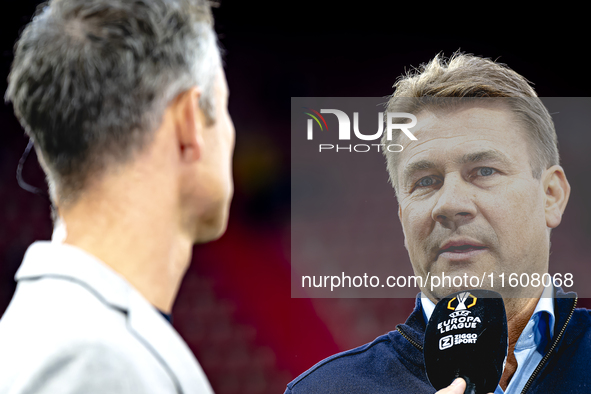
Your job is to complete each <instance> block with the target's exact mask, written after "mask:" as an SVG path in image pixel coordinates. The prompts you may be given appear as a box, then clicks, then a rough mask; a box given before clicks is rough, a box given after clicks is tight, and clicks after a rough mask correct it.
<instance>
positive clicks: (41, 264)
mask: <svg viewBox="0 0 591 394" xmlns="http://www.w3.org/2000/svg"><path fill="white" fill-rule="evenodd" d="M43 277H52V278H62V279H64V280H70V281H75V282H78V283H80V284H81V285H82V286H84V287H85V288H87V289H88V290H89V291H91V292H92V293H93V294H94V295H95V296H96V297H97V298H99V299H100V300H101V301H102V302H103V303H104V304H105V305H106V306H107V307H110V308H113V309H116V310H119V311H120V312H122V313H124V314H125V315H126V316H127V322H128V329H129V330H130V331H131V333H132V334H133V335H134V336H136V338H138V340H140V342H142V343H143V344H144V345H145V346H146V347H147V348H148V350H149V351H150V352H152V354H154V356H155V357H156V358H157V359H158V360H159V361H160V362H161V363H162V365H163V367H164V368H165V369H166V370H167V371H168V372H169V374H170V376H171V378H172V380H173V381H174V382H175V384H176V386H177V391H178V392H179V393H212V392H213V391H212V389H211V387H210V385H209V383H208V381H207V378H205V374H204V373H203V370H202V369H201V367H200V366H199V364H198V362H197V361H196V360H195V357H194V356H193V354H192V352H191V351H190V350H189V348H188V347H187V345H186V344H185V342H184V341H183V340H182V339H181V337H180V336H179V334H178V333H177V332H176V331H175V330H174V329H173V328H172V326H171V325H170V323H169V322H168V321H166V320H165V319H164V317H163V316H162V315H160V313H159V312H158V311H157V309H156V308H154V307H153V306H152V305H151V304H150V303H149V302H148V301H147V300H146V299H145V298H144V297H143V296H142V295H141V294H140V293H139V292H138V291H137V290H135V289H134V288H133V287H132V286H131V285H130V284H129V282H127V281H126V280H125V279H124V278H123V277H122V276H121V275H119V274H118V273H117V272H115V271H114V270H113V269H111V268H110V267H109V266H107V265H106V264H105V263H103V262H102V261H100V260H99V259H97V258H96V257H94V256H92V255H90V254H89V253H86V252H85V251H84V250H82V249H80V248H77V247H75V246H72V245H68V244H61V243H56V242H48V241H40V242H35V243H34V244H32V245H31V246H30V247H29V248H28V249H27V252H26V253H25V257H24V259H23V263H22V265H21V267H20V268H19V269H18V271H17V273H16V276H15V279H16V280H17V281H25V280H35V279H41V278H43Z"/></svg>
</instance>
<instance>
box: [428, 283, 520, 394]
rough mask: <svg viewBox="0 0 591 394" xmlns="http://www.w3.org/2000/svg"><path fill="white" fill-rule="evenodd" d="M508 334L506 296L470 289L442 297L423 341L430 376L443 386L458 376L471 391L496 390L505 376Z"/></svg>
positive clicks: (434, 382)
mask: <svg viewBox="0 0 591 394" xmlns="http://www.w3.org/2000/svg"><path fill="white" fill-rule="evenodd" d="M508 343H509V339H508V336H507V316H506V315H505V304H504V303H503V299H502V297H501V295H500V294H499V293H497V292H494V291H490V290H465V291H460V292H457V293H453V294H450V295H448V296H447V297H444V298H443V299H441V300H440V301H439V302H438V303H437V305H436V306H435V310H434V311H433V314H432V315H431V318H430V319H429V323H428V324H427V331H426V332H425V342H424V350H423V352H424V356H425V367H426V369H427V377H428V378H429V381H430V382H431V384H432V385H433V387H435V389H437V390H440V389H442V388H444V387H447V386H449V385H450V383H451V382H452V381H453V380H454V379H455V378H457V377H461V378H464V380H466V382H467V383H468V384H467V388H466V391H465V392H466V393H476V394H480V393H490V392H494V391H495V390H496V388H497V385H498V384H499V381H500V380H501V375H502V374H503V368H504V367H505V359H506V357H507V351H508Z"/></svg>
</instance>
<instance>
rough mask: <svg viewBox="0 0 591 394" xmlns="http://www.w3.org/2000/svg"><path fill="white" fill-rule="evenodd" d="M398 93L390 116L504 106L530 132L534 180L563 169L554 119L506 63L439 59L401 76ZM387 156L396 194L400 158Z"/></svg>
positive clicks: (466, 57) (389, 108)
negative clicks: (477, 104)
mask: <svg viewBox="0 0 591 394" xmlns="http://www.w3.org/2000/svg"><path fill="white" fill-rule="evenodd" d="M394 88H395V91H394V94H393V95H392V96H391V97H390V99H389V101H388V104H387V112H407V113H412V114H415V115H416V114H417V113H419V112H420V111H421V110H423V109H426V108H433V107H439V108H441V107H450V106H459V105H465V104H467V103H468V102H474V101H476V100H478V99H481V98H486V99H487V100H493V101H501V102H502V103H504V105H506V106H507V107H508V108H510V110H511V111H512V112H513V113H514V114H515V115H516V118H517V119H518V120H519V121H520V122H521V123H522V125H523V126H524V129H525V130H526V131H527V137H528V138H529V140H530V142H531V146H532V149H531V151H530V165H531V168H532V175H533V176H534V177H535V178H538V179H539V178H540V177H541V174H542V172H543V171H544V170H545V169H547V168H549V167H551V166H553V165H555V164H559V156H558V142H557V138H556V131H555V129H554V122H553V121H552V117H551V116H550V114H549V113H548V110H547V109H546V107H545V106H544V104H543V103H542V101H541V100H540V98H539V97H538V95H537V94H536V92H535V91H534V89H533V88H532V87H531V86H530V84H529V81H527V80H526V79H525V78H524V77H523V76H521V75H519V74H518V73H516V72H515V71H513V70H511V69H510V68H509V67H507V66H506V65H504V64H502V63H497V62H494V61H492V60H490V59H486V58H481V57H477V56H473V55H469V54H463V53H460V52H456V53H455V54H454V55H453V56H452V57H451V58H449V59H445V58H443V57H441V56H440V55H437V56H435V58H433V60H431V61H430V62H429V63H427V64H426V65H425V64H423V65H421V66H420V67H419V68H418V69H413V70H412V71H410V72H408V73H407V74H406V75H403V76H401V77H400V78H399V79H398V80H397V81H396V83H395V84H394ZM443 98H451V100H450V99H445V100H443ZM385 138H386V136H385V135H384V137H383V138H382V143H384V144H388V143H392V142H391V141H387V140H386V139H385ZM384 155H385V156H386V161H387V167H388V172H389V174H390V182H391V183H392V186H393V187H394V188H395V189H396V188H397V176H396V166H397V157H398V155H397V154H396V153H392V152H388V150H387V149H384Z"/></svg>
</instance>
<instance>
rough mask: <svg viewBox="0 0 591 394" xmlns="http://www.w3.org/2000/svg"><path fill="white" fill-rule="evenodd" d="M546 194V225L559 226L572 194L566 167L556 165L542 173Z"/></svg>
mask: <svg viewBox="0 0 591 394" xmlns="http://www.w3.org/2000/svg"><path fill="white" fill-rule="evenodd" d="M542 182H543V186H544V192H545V193H546V195H545V204H544V209H545V214H546V226H548V227H549V228H555V227H558V225H559V224H560V221H561V220H562V214H563V213H564V210H565V208H566V204H567V203H568V198H569V196H570V185H569V183H568V180H567V179H566V175H565V174H564V169H563V168H562V167H561V166H559V165H555V166H552V167H550V168H548V169H547V170H546V171H544V173H543V175H542Z"/></svg>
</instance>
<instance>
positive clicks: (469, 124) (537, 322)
mask: <svg viewBox="0 0 591 394" xmlns="http://www.w3.org/2000/svg"><path fill="white" fill-rule="evenodd" d="M395 87H396V91H395V93H394V95H393V96H392V98H391V99H390V101H389V103H388V110H387V111H388V112H405V113H412V114H414V115H416V117H417V119H418V123H417V125H416V126H415V127H413V128H412V132H413V134H414V135H415V136H416V137H417V138H418V141H416V142H413V143H411V144H409V145H408V147H406V148H405V149H404V150H403V151H402V152H401V153H391V152H387V151H384V152H386V153H385V154H386V158H387V163H388V172H389V174H390V180H391V182H392V185H393V186H394V189H395V191H396V196H397V199H398V203H399V211H398V215H399V218H400V221H401V223H402V228H403V231H404V236H405V246H406V249H407V250H408V253H409V256H410V260H411V263H412V266H413V269H414V273H415V275H417V276H420V277H422V278H426V277H427V275H431V276H435V275H438V276H441V275H442V273H445V275H448V276H450V277H454V276H456V277H462V276H464V275H466V274H467V275H468V276H473V275H478V276H479V277H480V276H482V275H483V274H485V273H488V274H491V273H492V274H493V275H494V276H495V277H498V275H500V274H502V273H505V274H506V275H507V276H508V275H509V274H510V273H514V272H515V273H525V274H527V275H528V277H530V278H534V277H536V276H535V275H537V277H538V278H541V277H542V276H543V275H544V274H547V273H548V261H549V253H550V232H551V230H552V229H553V228H555V227H557V226H558V225H559V224H560V222H561V218H562V214H563V212H564V209H565V208H566V205H567V202H568V198H569V194H570V186H569V184H568V181H567V179H566V175H565V173H564V170H563V169H562V167H561V166H560V165H559V156H558V149H557V140H556V133H555V130H554V124H553V122H552V119H551V117H550V115H549V113H548V111H547V109H546V108H545V107H544V105H543V104H542V102H541V100H540V99H539V98H538V97H537V95H536V93H535V91H534V90H533V89H532V88H531V87H530V85H529V84H528V82H527V81H526V80H525V79H524V78H523V77H522V76H521V75H519V74H517V73H516V72H514V71H513V70H510V69H509V68H507V67H505V66H503V65H500V64H498V63H495V62H492V61H490V60H488V59H483V58H478V57H474V56H469V55H462V54H456V55H455V56H454V57H453V58H452V59H450V60H449V61H444V60H442V59H441V58H439V57H436V58H435V59H433V60H432V61H431V62H430V63H428V64H427V65H425V66H423V67H422V68H421V69H420V70H418V71H417V72H416V73H414V74H410V75H407V76H405V77H403V78H401V79H400V80H399V81H398V82H397V83H396V85H395ZM384 138H385V136H384ZM382 142H383V143H393V142H396V141H392V142H389V141H386V140H383V141H382ZM538 283H539V282H538ZM499 284H500V283H499V281H497V285H496V286H492V287H489V288H490V289H492V290H495V291H497V292H499V293H501V295H502V296H503V299H504V302H505V308H506V312H507V320H508V328H509V352H508V356H507V360H506V365H505V368H504V371H503V375H502V377H501V381H500V382H499V385H498V387H497V389H496V391H495V393H496V394H500V393H511V394H513V393H521V392H532V393H533V392H537V393H551V392H560V393H565V392H569V393H583V392H588V391H589V388H590V387H591V377H590V376H589V374H588V373H586V372H585V369H586V368H587V367H588V366H589V354H590V353H591V330H590V327H591V318H590V316H589V312H588V311H587V310H582V309H575V307H576V295H575V294H574V293H566V294H565V293H564V292H563V291H562V290H561V289H560V288H558V287H554V286H552V285H551V284H550V286H546V287H544V286H529V287H521V286H517V287H510V286H506V287H505V288H501V287H500V286H499ZM465 288H466V287H457V286H454V285H452V284H451V283H449V284H445V286H440V287H436V288H434V289H431V288H430V287H429V286H428V285H427V283H426V282H423V286H422V287H421V294H420V297H417V302H416V308H415V310H414V311H413V313H412V314H411V315H410V317H409V318H408V320H407V321H406V323H405V324H401V325H399V326H398V327H397V330H396V331H393V332H390V333H388V334H386V335H383V336H381V337H378V338H377V339H376V340H375V341H373V342H372V343H369V344H367V345H364V346H362V347H360V348H357V349H353V350H350V351H348V352H344V353H341V354H339V355H335V356H333V357H330V358H328V359H326V360H324V361H321V362H320V363H318V364H317V365H316V366H314V367H313V368H311V369H310V370H308V371H307V372H305V373H303V374H302V375H300V377H298V378H297V379H295V380H294V381H293V382H291V383H290V384H289V385H288V387H287V390H286V393H293V394H296V393H341V392H349V393H374V394H375V393H392V392H401V393H434V392H435V391H436V390H435V389H434V388H433V387H432V386H431V384H430V382H429V380H428V378H427V375H426V373H425V361H424V356H423V340H424V332H425V328H426V324H427V322H428V321H429V318H430V317H431V314H432V313H433V310H434V308H435V304H436V303H437V302H438V300H440V299H442V298H443V297H445V296H446V295H447V294H450V293H453V292H456V291H459V290H464V289H465ZM450 383H451V382H450ZM464 388H465V382H464V381H463V380H462V379H458V380H457V381H455V382H454V384H452V385H451V386H450V387H448V388H446V389H443V390H441V391H440V393H441V394H443V393H463V392H464ZM528 390H529V391H528Z"/></svg>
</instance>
